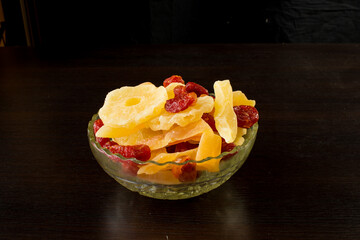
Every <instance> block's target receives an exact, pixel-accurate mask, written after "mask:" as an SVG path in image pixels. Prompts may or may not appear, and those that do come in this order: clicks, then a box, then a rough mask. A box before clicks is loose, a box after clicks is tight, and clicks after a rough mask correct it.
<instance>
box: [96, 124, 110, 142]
mask: <svg viewBox="0 0 360 240" xmlns="http://www.w3.org/2000/svg"><path fill="white" fill-rule="evenodd" d="M102 126H104V123H103V121H102V120H101V119H100V118H99V119H97V120H96V121H95V122H94V125H93V128H94V134H96V133H97V131H99V129H100V128H101V127H102ZM95 139H96V141H97V142H98V143H99V144H100V146H101V147H104V145H105V144H106V143H108V142H109V141H110V139H109V138H102V137H96V136H95Z"/></svg>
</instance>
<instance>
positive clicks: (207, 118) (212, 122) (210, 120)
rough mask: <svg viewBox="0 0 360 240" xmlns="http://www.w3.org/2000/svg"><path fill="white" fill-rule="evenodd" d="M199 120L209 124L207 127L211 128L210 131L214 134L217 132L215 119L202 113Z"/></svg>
mask: <svg viewBox="0 0 360 240" xmlns="http://www.w3.org/2000/svg"><path fill="white" fill-rule="evenodd" d="M201 118H202V119H203V120H204V121H205V122H206V123H207V124H209V126H210V127H211V129H212V130H213V131H214V132H217V129H216V126H215V119H214V117H213V116H212V115H211V114H210V113H204V114H203V115H202V116H201Z"/></svg>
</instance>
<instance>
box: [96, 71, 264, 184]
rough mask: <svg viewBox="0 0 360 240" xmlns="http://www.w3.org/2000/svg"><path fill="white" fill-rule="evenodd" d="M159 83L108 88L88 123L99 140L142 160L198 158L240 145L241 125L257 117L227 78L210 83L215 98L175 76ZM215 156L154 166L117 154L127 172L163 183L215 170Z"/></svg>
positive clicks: (251, 102)
mask: <svg viewBox="0 0 360 240" xmlns="http://www.w3.org/2000/svg"><path fill="white" fill-rule="evenodd" d="M163 85H164V86H160V87H156V86H155V85H153V84H152V83H149V82H145V83H142V84H140V85H138V86H135V87H127V86H126V87H122V88H119V89H115V90H113V91H111V92H109V93H108V94H107V96H106V99H105V103H104V105H103V107H102V108H101V109H100V110H99V119H98V120H96V121H95V123H94V126H93V127H94V133H95V134H96V140H97V141H98V142H99V144H100V145H101V146H102V147H103V148H107V149H109V150H110V151H111V152H112V153H118V154H121V155H122V156H124V157H125V158H136V159H138V160H140V161H143V162H146V161H148V160H152V161H153V162H157V163H165V162H178V163H183V162H185V161H188V160H196V161H198V160H202V159H205V158H207V157H217V156H219V155H220V154H221V153H222V152H224V151H226V152H228V151H231V150H232V149H233V148H234V147H235V146H237V145H241V144H242V143H243V142H244V138H243V136H244V135H245V134H246V131H247V128H250V127H251V126H252V125H253V124H255V123H256V122H257V121H258V120H259V114H258V111H257V110H256V108H255V107H254V106H255V101H254V100H248V99H247V97H246V96H245V94H244V93H242V92H241V91H233V90H232V87H231V84H230V81H229V80H224V81H216V82H215V83H214V93H215V96H210V95H209V92H208V90H207V89H205V88H204V87H202V86H201V85H199V84H196V83H194V82H188V83H186V84H185V82H184V80H183V79H182V77H181V76H178V75H174V76H171V77H169V78H167V79H165V80H164V83H163ZM220 160H221V159H220V158H213V159H211V160H209V161H205V162H201V163H199V162H197V163H196V162H187V163H186V164H183V165H175V164H164V165H157V164H153V163H147V164H136V163H134V162H133V161H131V160H121V159H120V158H118V161H120V162H121V163H122V165H123V169H125V170H126V171H127V172H128V173H130V174H134V175H137V176H138V177H140V178H144V179H147V180H150V181H156V182H160V183H166V184H176V183H181V182H189V181H195V180H196V178H197V177H198V175H199V172H201V171H209V172H217V171H219V162H220Z"/></svg>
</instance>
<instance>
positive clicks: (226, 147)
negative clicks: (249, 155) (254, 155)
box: [221, 138, 237, 160]
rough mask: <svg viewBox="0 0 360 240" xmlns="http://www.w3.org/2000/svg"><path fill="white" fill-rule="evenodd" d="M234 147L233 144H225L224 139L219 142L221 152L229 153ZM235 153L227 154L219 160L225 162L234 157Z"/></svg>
mask: <svg viewBox="0 0 360 240" xmlns="http://www.w3.org/2000/svg"><path fill="white" fill-rule="evenodd" d="M235 147H236V145H235V144H234V143H227V142H226V141H225V139H223V138H222V142H221V152H222V153H223V152H230V151H231V150H233V149H234V148H235ZM236 153H237V152H235V153H232V154H227V155H225V156H224V157H223V158H222V159H221V160H226V159H229V158H230V157H231V156H234V155H235V154H236Z"/></svg>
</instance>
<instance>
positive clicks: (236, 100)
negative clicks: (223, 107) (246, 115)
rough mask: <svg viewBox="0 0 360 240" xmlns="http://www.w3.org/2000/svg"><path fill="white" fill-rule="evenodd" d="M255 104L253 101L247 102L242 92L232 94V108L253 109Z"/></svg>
mask: <svg viewBox="0 0 360 240" xmlns="http://www.w3.org/2000/svg"><path fill="white" fill-rule="evenodd" d="M255 103H256V102H255V100H249V99H248V98H247V97H246V95H245V94H244V93H243V92H241V91H234V92H233V106H239V105H246V106H252V107H255Z"/></svg>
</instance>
